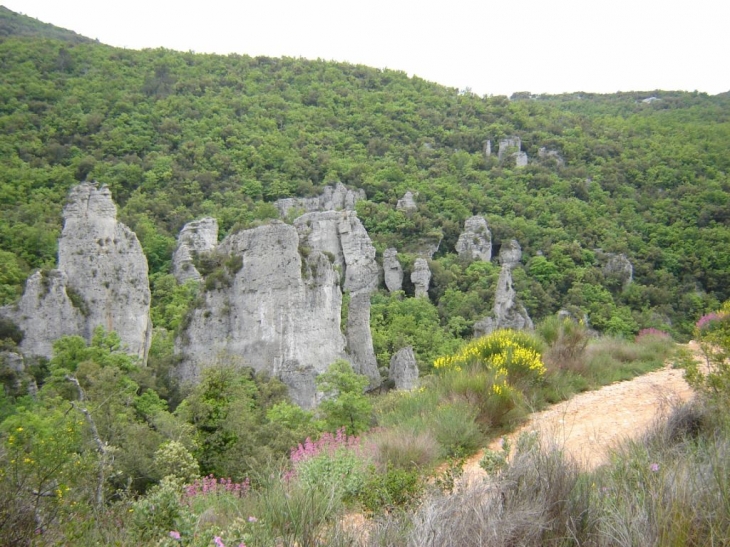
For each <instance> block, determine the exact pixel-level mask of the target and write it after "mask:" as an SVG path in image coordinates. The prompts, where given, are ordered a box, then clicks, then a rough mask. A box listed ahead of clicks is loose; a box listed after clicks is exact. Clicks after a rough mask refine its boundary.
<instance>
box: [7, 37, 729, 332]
mask: <svg viewBox="0 0 730 547" xmlns="http://www.w3.org/2000/svg"><path fill="white" fill-rule="evenodd" d="M0 58H2V71H3V81H2V83H1V84H0V127H1V128H2V135H1V136H0V149H1V150H2V155H1V159H0V196H1V199H0V254H1V256H2V262H3V268H2V270H0V297H1V298H2V302H0V303H10V302H12V301H14V300H15V299H16V298H18V296H19V294H20V292H21V290H22V284H23V282H24V280H25V278H26V277H27V275H28V274H29V273H30V272H31V270H32V269H34V268H39V267H53V266H54V265H55V259H56V240H57V237H58V234H59V232H60V228H61V216H60V213H61V208H62V206H63V202H64V199H65V195H66V193H67V192H68V190H69V188H70V187H71V186H72V185H74V184H75V183H76V182H78V181H82V180H98V181H99V182H101V183H103V184H108V185H109V186H110V188H111V190H112V192H113V194H114V196H115V199H116V200H117V201H118V202H119V203H120V205H121V211H120V216H121V219H122V220H123V221H124V222H125V223H126V224H127V225H129V226H130V227H131V228H132V229H133V230H134V231H135V232H136V233H137V234H138V236H139V238H140V241H141V243H142V246H143V248H144V250H145V253H146V255H147V259H148V262H149V265H150V271H151V273H152V275H153V277H152V282H153V301H154V302H157V303H159V302H160V301H161V299H162V298H163V295H162V293H161V290H162V289H160V287H159V286H158V284H159V283H161V280H163V278H164V280H166V282H167V283H169V277H165V276H167V273H168V271H169V265H170V257H171V253H172V249H173V247H174V243H175V239H174V238H175V236H176V234H177V232H178V231H179V230H180V228H181V227H182V226H183V224H184V223H185V222H188V221H190V220H193V219H194V218H198V217H200V216H203V215H208V216H214V217H216V218H217V219H218V221H219V224H220V227H221V233H220V237H223V236H225V235H226V234H227V233H229V232H231V231H232V230H237V229H239V228H245V227H251V226H255V225H256V224H257V223H260V222H261V221H265V220H266V219H269V218H277V217H278V211H277V210H276V208H275V207H274V206H273V202H274V201H275V200H276V199H278V198H282V197H290V196H313V195H317V194H319V193H320V192H321V191H322V188H323V187H324V186H325V185H327V184H331V183H333V182H335V181H341V182H343V183H344V184H346V185H348V186H349V187H352V188H358V189H362V190H364V191H365V193H366V196H367V199H366V200H363V201H361V202H359V203H358V206H357V209H358V213H359V215H360V217H361V218H362V221H363V223H364V224H365V227H366V228H367V230H368V232H369V233H370V236H371V237H372V238H373V241H374V243H375V245H376V248H377V250H378V258H379V260H380V259H381V256H382V252H383V251H384V250H385V249H386V248H387V247H391V246H392V247H396V248H398V250H399V253H400V255H399V256H400V260H401V261H402V263H403V266H404V268H405V270H406V280H407V279H408V273H409V271H410V268H412V265H413V260H414V258H415V257H416V256H417V254H418V252H419V250H421V249H422V248H423V246H424V244H428V243H429V242H431V243H433V242H438V241H440V242H441V243H440V246H439V251H438V253H437V254H436V255H435V256H434V257H433V260H432V261H431V269H432V271H433V274H434V277H433V280H432V284H431V289H430V297H431V306H432V310H434V311H435V313H436V317H437V321H438V324H439V328H441V329H442V330H443V332H444V333H445V334H444V335H445V336H451V337H457V338H458V337H462V336H469V335H470V334H471V329H472V326H473V324H474V322H475V321H477V320H478V319H479V318H480V317H481V316H483V315H484V313H485V312H486V311H488V310H489V309H490V308H491V306H492V298H493V296H492V295H493V289H494V286H495V283H496V277H497V273H498V269H497V268H496V267H491V265H489V264H487V265H469V264H468V263H466V262H464V261H461V260H459V259H458V258H457V257H456V254H455V253H454V248H455V244H456V241H457V239H458V237H459V234H460V232H461V230H462V228H463V225H464V221H465V220H466V219H467V218H469V217H470V216H472V215H473V214H480V215H484V216H485V217H486V218H487V220H488V222H489V227H490V229H491V231H492V234H493V239H494V242H495V254H496V250H498V248H499V245H500V244H501V242H502V241H508V240H510V239H513V238H514V239H517V240H518V241H519V242H520V244H521V245H522V248H523V251H524V258H523V265H522V267H521V268H518V269H517V271H516V272H515V288H516V290H517V292H518V293H519V295H520V297H521V298H522V300H523V302H524V303H525V305H526V307H527V308H528V311H529V312H530V314H531V315H532V316H533V317H534V318H536V319H538V320H539V319H540V318H541V317H545V316H546V315H549V314H551V313H554V312H556V311H557V310H558V309H560V308H563V307H568V308H569V309H571V310H573V311H575V312H576V313H587V314H588V317H589V320H590V321H591V324H592V325H593V326H594V327H596V328H597V329H599V330H602V331H606V332H613V333H622V334H631V333H633V332H636V331H637V330H638V329H639V328H641V327H646V326H654V327H658V328H663V329H666V330H669V331H672V332H673V333H674V334H676V335H679V336H686V335H688V334H689V332H690V330H691V324H692V321H693V320H694V319H695V318H696V317H697V316H698V315H699V314H701V313H702V312H703V311H705V310H707V309H711V308H713V307H714V306H716V304H717V302H718V301H722V300H725V299H727V298H728V296H730V294H729V293H728V287H729V286H730V253H729V252H728V248H730V228H729V227H728V219H729V218H730V200H729V199H728V190H729V188H730V181H729V180H728V172H729V171H730V169H729V168H730V156H728V155H727V145H728V143H729V142H730V119H729V118H730V98H728V97H727V96H714V97H711V96H707V95H705V94H698V93H683V92H663V91H651V92H645V93H639V92H637V93H621V94H615V95H588V94H570V95H564V96H540V97H523V96H516V97H514V98H513V100H509V99H508V98H506V97H478V96H475V95H472V94H468V93H466V94H463V93H459V92H458V91H457V90H455V89H449V88H445V87H442V86H439V85H436V84H433V83H429V82H426V81H424V80H422V79H419V78H417V77H412V78H409V77H408V76H407V75H406V74H404V73H402V72H396V71H390V70H378V69H372V68H368V67H364V66H354V65H349V64H344V63H334V62H325V61H308V60H304V59H291V58H282V59H273V58H267V57H256V58H252V57H249V56H245V55H229V56H220V55H200V54H194V53H180V52H173V51H168V50H145V51H130V50H123V49H117V48H112V47H108V46H105V45H102V44H98V43H78V44H69V42H67V41H57V40H50V39H46V38H38V37H33V38H28V37H8V38H6V39H4V40H3V41H2V43H0ZM649 97H655V98H656V99H658V100H653V101H650V102H645V101H644V99H647V98H649ZM517 137H519V139H520V140H519V142H517V140H516V138H517ZM510 138H512V141H511V142H512V144H515V143H517V146H516V147H514V146H513V147H512V148H511V149H509V150H507V151H506V152H505V153H504V154H503V157H502V158H501V159H500V158H499V157H498V156H499V154H498V147H499V143H500V141H505V142H507V140H508V139H510ZM487 141H489V143H490V148H491V154H490V155H487V154H486V143H487ZM517 152H522V153H525V154H526V155H527V165H526V166H524V167H520V166H518V165H517V164H516V163H515V157H514V156H513V154H514V153H517ZM406 191H412V192H413V193H414V195H415V196H416V210H414V211H411V212H408V211H402V210H397V209H396V203H397V201H398V199H400V198H401V197H402V196H403V194H404V193H405V192H406ZM618 255H625V256H626V257H627V258H628V260H629V261H630V262H631V264H632V266H633V281H632V282H631V283H627V282H626V279H625V278H623V277H621V275H619V274H617V273H616V272H614V271H612V270H611V268H607V267H606V265H607V262H608V261H609V260H610V258H611V257H613V256H618ZM155 276H156V277H155ZM404 288H405V290H406V292H407V293H408V292H409V291H410V292H412V291H413V287H412V286H409V285H408V284H406V286H405V287H404ZM386 304H387V305H390V304H389V303H388V302H386V303H384V304H383V306H385V305H386ZM377 310H378V308H377V306H376V307H374V312H375V313H376V314H377ZM429 313H431V312H429ZM390 327H392V325H390Z"/></svg>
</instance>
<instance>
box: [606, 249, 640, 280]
mask: <svg viewBox="0 0 730 547" xmlns="http://www.w3.org/2000/svg"><path fill="white" fill-rule="evenodd" d="M602 271H603V275H605V276H611V277H616V278H618V279H619V280H620V281H621V283H622V285H623V287H627V286H628V285H630V284H631V282H632V281H633V280H634V266H633V265H632V264H631V261H630V260H629V259H628V258H627V257H626V255H625V254H617V255H616V254H610V255H608V259H607V260H606V263H605V264H604V265H603V268H602Z"/></svg>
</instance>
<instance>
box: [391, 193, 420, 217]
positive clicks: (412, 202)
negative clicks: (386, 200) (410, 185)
mask: <svg viewBox="0 0 730 547" xmlns="http://www.w3.org/2000/svg"><path fill="white" fill-rule="evenodd" d="M395 208H396V209H397V210H398V211H405V212H407V213H410V212H413V211H417V210H418V204H417V203H416V199H415V198H414V196H413V192H411V191H410V190H409V191H408V192H406V193H405V194H403V197H402V198H401V199H399V200H398V203H397V204H396V206H395Z"/></svg>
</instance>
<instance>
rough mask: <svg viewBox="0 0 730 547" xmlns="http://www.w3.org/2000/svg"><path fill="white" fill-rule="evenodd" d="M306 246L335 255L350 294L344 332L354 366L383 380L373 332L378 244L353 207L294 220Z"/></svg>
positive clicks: (375, 381)
mask: <svg viewBox="0 0 730 547" xmlns="http://www.w3.org/2000/svg"><path fill="white" fill-rule="evenodd" d="M294 225H295V227H296V229H297V232H298V234H299V239H300V242H301V245H302V247H303V248H306V249H312V250H317V251H321V252H324V253H325V254H327V255H328V256H331V257H332V261H333V264H334V266H335V267H336V269H337V270H338V271H340V272H341V273H342V279H343V283H342V290H343V291H344V292H347V293H349V294H350V303H349V307H348V314H347V324H346V326H345V333H346V336H347V352H348V354H349V356H350V360H351V361H352V365H353V369H354V370H355V372H358V373H359V374H364V375H366V376H367V377H368V378H370V383H371V387H375V386H377V385H379V384H380V374H379V373H378V365H377V361H376V359H375V351H374V349H373V339H372V334H371V332H370V295H371V294H372V293H373V291H375V289H377V287H378V282H379V277H380V270H379V267H378V264H377V262H376V261H375V247H374V246H373V243H372V241H371V240H370V236H369V235H368V233H367V231H366V230H365V227H364V226H363V225H362V223H361V222H360V219H359V218H358V217H357V213H355V212H354V211H340V212H338V211H328V212H322V213H308V214H306V215H302V216H301V217H299V218H297V219H296V220H295V221H294Z"/></svg>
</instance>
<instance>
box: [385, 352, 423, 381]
mask: <svg viewBox="0 0 730 547" xmlns="http://www.w3.org/2000/svg"><path fill="white" fill-rule="evenodd" d="M388 377H389V378H390V379H391V380H392V381H393V383H394V384H395V389H399V390H411V389H415V388H417V387H418V364H417V363H416V356H415V355H414V354H413V348H412V347H411V346H408V347H405V348H402V349H399V350H398V351H397V352H395V353H394V354H393V356H392V357H391V358H390V370H389V372H388Z"/></svg>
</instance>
